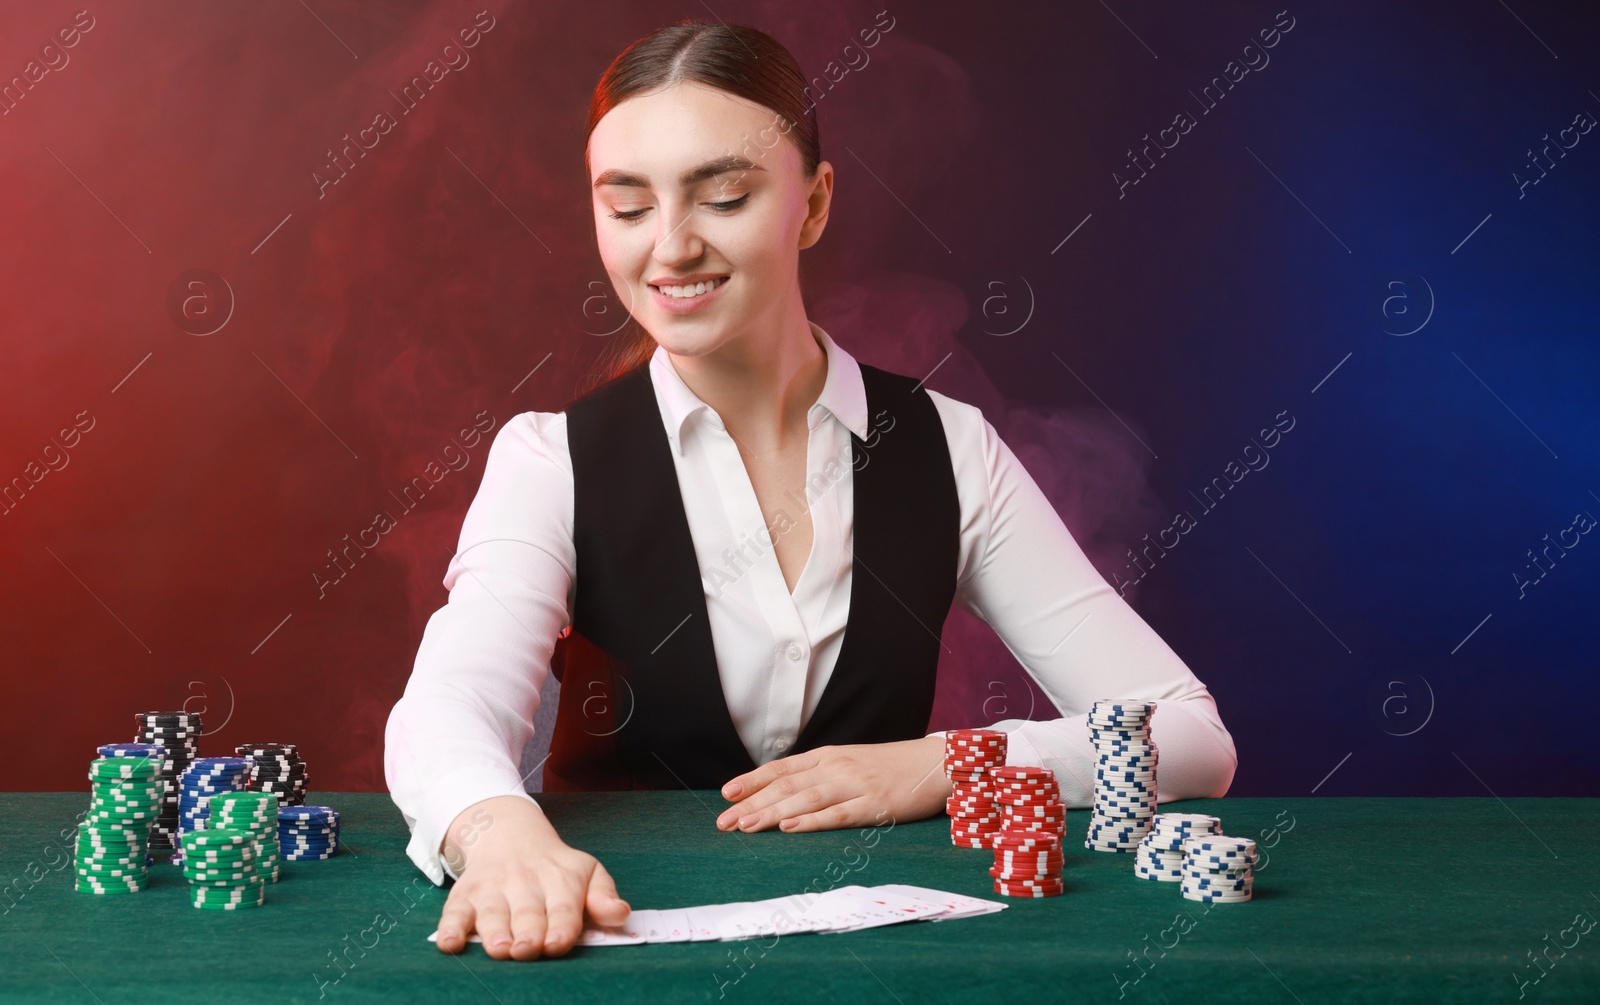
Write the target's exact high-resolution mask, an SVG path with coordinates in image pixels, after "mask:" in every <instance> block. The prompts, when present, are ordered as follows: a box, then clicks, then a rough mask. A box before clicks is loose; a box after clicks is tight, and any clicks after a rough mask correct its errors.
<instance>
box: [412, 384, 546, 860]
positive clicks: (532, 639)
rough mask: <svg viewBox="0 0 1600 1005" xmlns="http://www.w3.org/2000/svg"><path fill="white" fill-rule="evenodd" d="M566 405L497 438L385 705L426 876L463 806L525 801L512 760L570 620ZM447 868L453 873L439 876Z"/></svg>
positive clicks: (511, 426) (512, 425)
mask: <svg viewBox="0 0 1600 1005" xmlns="http://www.w3.org/2000/svg"><path fill="white" fill-rule="evenodd" d="M566 419H567V417H566V414H565V413H564V412H524V413H522V414H520V415H517V416H514V417H513V418H512V419H511V420H510V421H508V422H507V423H506V425H505V426H503V427H502V428H501V429H500V431H499V432H498V433H497V434H496V435H495V439H494V442H493V444H492V445H491V446H490V448H489V456H488V459H487V461H486V462H485V464H484V472H483V481H482V484H481V485H480V486H479V488H478V493H477V495H476V496H475V497H474V498H473V500H472V504H471V506H470V507H469V508H468V510H467V515H466V518H465V520H464V521H463V523H462V528H461V538H460V542H459V546H458V548H457V550H456V554H455V555H454V556H453V557H452V558H451V560H450V563H449V567H448V569H447V570H446V572H445V577H444V585H445V587H446V588H447V589H448V590H449V591H450V599H449V602H448V603H446V604H445V605H444V606H443V607H441V608H439V609H438V610H437V611H435V612H434V614H433V616H432V617H430V618H429V619H428V624H427V628H426V629H425V630H424V632H423V637H422V643H421V645H420V646H419V647H418V650H417V658H416V663H415V665H414V667H413V669H412V672H411V678H410V680H409V681H407V683H406V689H405V694H404V695H403V696H402V697H401V698H400V700H399V701H398V702H397V703H396V704H395V706H394V709H393V711H391V712H390V714H389V720H388V726H387V729H386V732H385V737H384V774H385V776H386V778H387V781H388V784H389V792H390V795H391V796H392V798H393V799H394V802H395V805H396V806H398V807H399V808H400V811H401V813H402V814H403V815H404V817H405V819H406V824H407V825H408V826H409V827H410V828H411V841H410V843H409V844H408V845H407V846H406V854H407V855H408V856H410V858H411V860H412V861H413V862H415V863H416V864H417V866H418V867H419V868H421V869H422V871H423V872H424V873H426V874H427V875H428V877H429V878H430V879H432V880H433V882H435V883H443V882H444V877H445V875H446V874H447V872H450V871H449V869H448V866H447V865H446V863H445V862H444V861H443V860H442V858H441V856H440V854H439V846H440V842H441V840H442V839H443V838H444V835H445V832H446V830H447V829H448V827H449V825H450V823H451V821H453V820H454V819H455V818H456V816H457V815H458V814H460V813H461V811H462V810H464V809H466V808H467V807H469V806H471V805H472V804H473V803H476V802H479V801H480V800H483V799H487V798H490V797H492V796H503V795H517V796H521V797H523V798H525V799H528V800H529V801H530V802H533V798H532V797H531V796H529V795H528V794H527V792H526V791H525V788H524V779H523V778H522V773H521V771H520V769H519V767H518V764H519V758H520V757H521V754H522V748H523V746H524V744H526V743H527V741H528V738H529V737H530V736H531V734H532V732H533V716H534V713H535V711H537V709H538V706H539V688H540V687H541V685H543V683H544V680H545V677H546V676H547V675H548V674H549V671H550V657H551V653H552V651H553V649H554V647H555V641H556V637H557V635H558V634H559V633H560V631H561V629H562V628H563V627H564V626H565V625H567V624H568V623H569V620H570V619H569V616H568V613H569V610H570V606H569V605H570V602H571V586H572V577H573V570H574V562H575V557H574V553H573V546H572V505H573V503H572V498H573V497H572V468H571V460H570V455H569V453H568V451H567V443H566V436H567V433H566ZM450 874H451V875H454V873H453V872H451V873H450Z"/></svg>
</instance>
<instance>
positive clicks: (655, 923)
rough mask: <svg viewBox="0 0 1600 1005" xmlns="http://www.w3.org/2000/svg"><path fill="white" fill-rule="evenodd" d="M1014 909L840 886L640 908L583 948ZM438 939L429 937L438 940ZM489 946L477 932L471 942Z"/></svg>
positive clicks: (593, 934) (588, 935) (919, 891)
mask: <svg viewBox="0 0 1600 1005" xmlns="http://www.w3.org/2000/svg"><path fill="white" fill-rule="evenodd" d="M1008 906H1009V905H1007V904H1002V903H999V902H997V901H993V900H983V899H981V898H979V897H966V896H962V895H961V894H959V893H947V892H945V891H943V890H931V889H929V888H927V887H925V886H908V885H906V884H904V883H889V884H885V885H883V886H841V887H839V888H838V889H836V890H829V891H827V892H826V893H821V894H812V895H810V896H804V895H800V894H795V895H791V896H788V897H773V898H771V899H769V900H752V901H746V902H743V903H736V904H709V905H706V906H704V907H682V908H676V909H673V910H664V911H658V910H641V911H634V912H633V913H632V914H630V915H628V920H627V921H626V922H624V923H623V924H622V925H619V926H617V927H615V928H592V927H591V928H585V929H584V930H583V935H582V936H581V937H580V938H579V939H578V945H580V946H637V945H643V944H644V943H646V942H716V941H724V942H727V941H732V940H736V939H757V938H767V937H769V936H774V935H780V936H781V935H793V934H796V933H799V932H815V933H818V934H827V933H830V932H853V931H857V930H859V929H862V928H876V927H877V926H879V925H897V924H899V923H900V922H902V921H953V920H955V919H956V918H971V917H976V916H978V915H980V914H993V913H994V912H996V911H1003V910H1005V909H1006V908H1007V907H1008ZM438 937H439V933H438V932H434V933H433V934H432V935H430V936H428V941H429V942H436V941H438ZM468 941H470V942H482V941H483V939H482V937H480V936H478V935H476V934H474V935H472V936H471V937H470V939H469V940H468Z"/></svg>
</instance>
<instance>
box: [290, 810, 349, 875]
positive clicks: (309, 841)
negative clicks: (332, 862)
mask: <svg viewBox="0 0 1600 1005" xmlns="http://www.w3.org/2000/svg"><path fill="white" fill-rule="evenodd" d="M278 847H279V849H280V851H281V854H282V856H283V859H284V861H287V862H306V861H311V860H314V859H328V858H332V857H333V856H335V855H337V854H338V853H339V813H338V811H337V810H334V809H330V808H329V807H327V806H281V807H279V808H278Z"/></svg>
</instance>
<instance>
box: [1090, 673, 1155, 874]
mask: <svg viewBox="0 0 1600 1005" xmlns="http://www.w3.org/2000/svg"><path fill="white" fill-rule="evenodd" d="M1153 711H1155V703H1154V702H1149V701H1120V700H1107V701H1097V702H1095V703H1094V705H1093V706H1091V707H1090V710H1089V716H1088V723H1089V738H1090V739H1091V740H1093V741H1094V748H1095V753H1096V755H1097V756H1096V757H1095V767H1094V816H1093V817H1092V818H1091V819H1090V820H1089V834H1088V836H1087V837H1086V838H1084V842H1083V844H1084V847H1086V848H1088V849H1090V850H1091V851H1119V852H1120V851H1133V850H1135V849H1136V848H1138V847H1139V842H1140V841H1142V840H1144V837H1145V835H1146V834H1148V833H1149V832H1150V819H1151V818H1152V817H1154V816H1155V813H1156V745H1155V742H1154V741H1153V740H1151V738H1150V714H1151V713H1152V712H1153Z"/></svg>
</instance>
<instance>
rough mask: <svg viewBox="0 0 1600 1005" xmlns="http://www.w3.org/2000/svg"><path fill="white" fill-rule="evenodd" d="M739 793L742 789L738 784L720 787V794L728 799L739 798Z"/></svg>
mask: <svg viewBox="0 0 1600 1005" xmlns="http://www.w3.org/2000/svg"><path fill="white" fill-rule="evenodd" d="M741 791H742V787H741V786H740V785H739V783H738V782H729V783H728V784H727V785H724V786H723V787H722V794H723V795H725V796H727V797H728V798H729V799H737V798H739V793H740V792H741Z"/></svg>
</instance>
